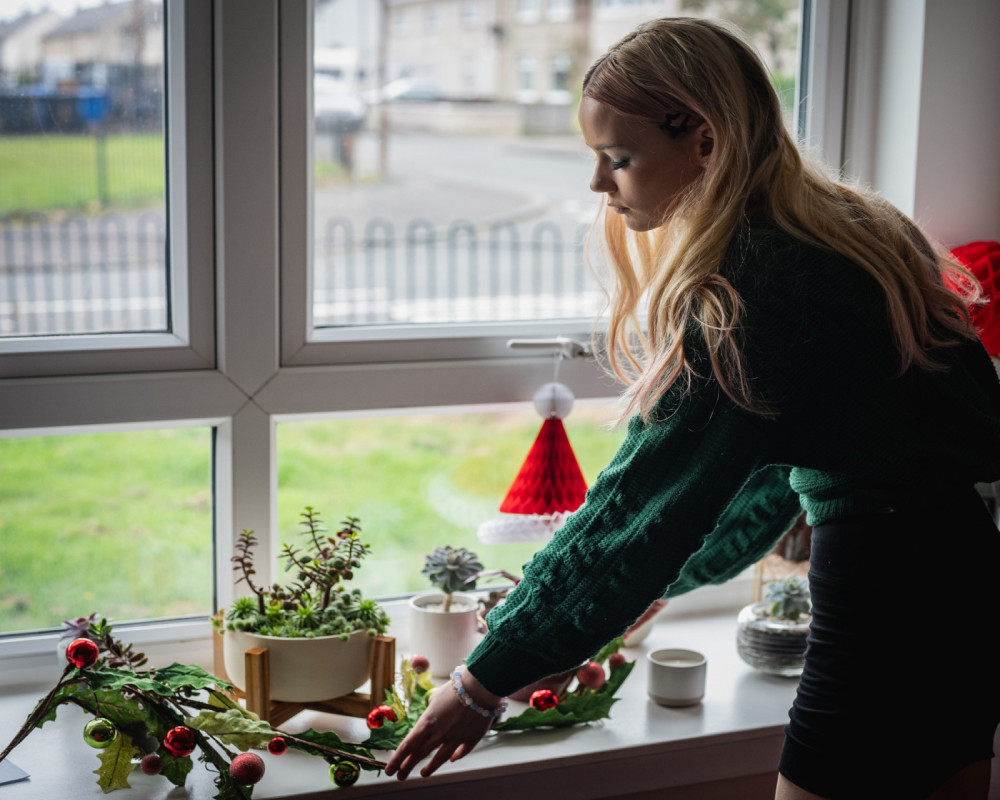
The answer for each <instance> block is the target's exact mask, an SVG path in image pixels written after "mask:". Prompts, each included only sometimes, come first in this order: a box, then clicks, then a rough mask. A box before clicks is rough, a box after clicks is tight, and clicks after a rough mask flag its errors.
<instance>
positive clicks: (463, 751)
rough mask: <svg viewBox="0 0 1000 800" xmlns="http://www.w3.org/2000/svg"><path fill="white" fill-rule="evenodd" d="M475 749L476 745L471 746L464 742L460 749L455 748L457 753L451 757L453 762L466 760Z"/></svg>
mask: <svg viewBox="0 0 1000 800" xmlns="http://www.w3.org/2000/svg"><path fill="white" fill-rule="evenodd" d="M473 747H475V745H474V744H469V743H468V742H462V743H461V744H460V745H459V746H458V747H456V748H455V752H454V753H453V754H452V756H451V760H452V761H458V759H460V758H465V756H467V755H468V754H469V753H470V752H471V751H472V748H473Z"/></svg>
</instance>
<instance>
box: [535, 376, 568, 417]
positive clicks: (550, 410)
mask: <svg viewBox="0 0 1000 800" xmlns="http://www.w3.org/2000/svg"><path fill="white" fill-rule="evenodd" d="M574 400H575V398H574V397H573V392H571V391H570V388H569V387H568V386H566V385H565V384H562V383H556V382H555V381H552V382H551V383H546V384H545V385H544V386H542V388H541V389H539V390H538V391H537V392H535V410H536V411H537V412H538V413H539V414H541V416H542V418H543V419H550V418H551V417H556V418H557V419H566V417H568V416H569V412H570V411H572V410H573V401H574Z"/></svg>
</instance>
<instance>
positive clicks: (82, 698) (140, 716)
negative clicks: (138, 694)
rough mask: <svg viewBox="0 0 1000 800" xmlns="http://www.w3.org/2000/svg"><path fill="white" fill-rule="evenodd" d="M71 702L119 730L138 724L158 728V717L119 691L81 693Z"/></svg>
mask: <svg viewBox="0 0 1000 800" xmlns="http://www.w3.org/2000/svg"><path fill="white" fill-rule="evenodd" d="M71 701H72V702H73V703H75V704H76V705H78V706H80V707H81V708H82V709H84V710H85V711H89V712H90V713H91V714H94V715H96V716H99V717H107V718H108V719H110V720H111V721H112V722H113V723H114V725H115V727H116V728H118V729H119V730H122V729H123V728H127V727H129V726H130V725H132V724H134V723H138V722H144V723H146V725H148V726H149V728H150V729H151V730H155V729H156V726H157V717H156V716H155V715H154V714H152V713H151V712H150V710H149V708H140V707H139V703H138V702H137V701H136V700H130V699H128V698H125V697H122V695H121V692H118V691H93V690H86V691H79V692H76V693H75V694H74V695H73V696H72V697H71ZM178 724H180V723H178Z"/></svg>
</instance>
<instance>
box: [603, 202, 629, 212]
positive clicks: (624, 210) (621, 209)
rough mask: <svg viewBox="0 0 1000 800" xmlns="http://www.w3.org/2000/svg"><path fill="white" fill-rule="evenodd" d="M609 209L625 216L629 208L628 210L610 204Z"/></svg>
mask: <svg viewBox="0 0 1000 800" xmlns="http://www.w3.org/2000/svg"><path fill="white" fill-rule="evenodd" d="M608 208H610V209H611V210H613V211H615V212H616V213H618V214H624V213H625V212H626V211H628V208H626V207H625V206H616V205H614V204H613V203H608Z"/></svg>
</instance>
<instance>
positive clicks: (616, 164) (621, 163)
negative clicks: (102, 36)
mask: <svg viewBox="0 0 1000 800" xmlns="http://www.w3.org/2000/svg"><path fill="white" fill-rule="evenodd" d="M628 162H629V159H627V158H620V159H618V160H617V161H612V162H611V169H621V168H622V167H627V166H628Z"/></svg>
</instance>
